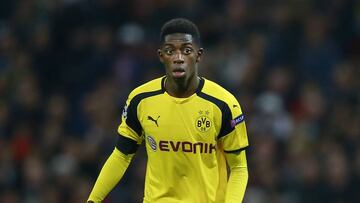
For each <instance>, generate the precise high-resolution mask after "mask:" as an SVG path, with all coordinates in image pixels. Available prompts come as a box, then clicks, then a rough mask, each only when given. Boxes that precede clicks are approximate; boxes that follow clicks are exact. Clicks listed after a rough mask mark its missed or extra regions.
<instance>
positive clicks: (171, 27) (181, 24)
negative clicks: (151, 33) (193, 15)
mask: <svg viewBox="0 0 360 203" xmlns="http://www.w3.org/2000/svg"><path fill="white" fill-rule="evenodd" d="M173 33H184V34H190V35H191V36H192V37H193V39H194V41H195V43H197V44H198V45H200V32H199V29H198V27H197V26H196V25H195V23H193V22H191V21H190V20H188V19H185V18H174V19H171V20H169V21H167V22H166V23H165V24H164V25H163V26H162V28H161V33H160V42H161V43H162V42H164V41H165V36H166V35H169V34H173Z"/></svg>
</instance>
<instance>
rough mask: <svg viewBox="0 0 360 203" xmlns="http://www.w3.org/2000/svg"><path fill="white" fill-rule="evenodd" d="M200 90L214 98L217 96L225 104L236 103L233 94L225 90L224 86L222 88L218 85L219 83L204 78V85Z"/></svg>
mask: <svg viewBox="0 0 360 203" xmlns="http://www.w3.org/2000/svg"><path fill="white" fill-rule="evenodd" d="M202 92H203V93H205V94H208V95H210V96H213V97H215V98H218V99H219V100H220V98H221V101H223V102H225V103H226V104H228V105H229V106H230V105H231V104H236V103H238V102H237V99H236V98H235V96H234V95H233V94H231V93H230V92H229V91H227V90H226V89H225V88H223V87H222V86H220V85H219V84H217V83H215V82H213V81H211V80H208V79H205V85H204V87H203V88H202Z"/></svg>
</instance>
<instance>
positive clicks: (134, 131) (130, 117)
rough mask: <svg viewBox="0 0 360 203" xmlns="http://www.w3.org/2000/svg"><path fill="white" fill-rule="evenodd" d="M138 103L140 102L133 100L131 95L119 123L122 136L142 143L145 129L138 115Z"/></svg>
mask: <svg viewBox="0 0 360 203" xmlns="http://www.w3.org/2000/svg"><path fill="white" fill-rule="evenodd" d="M138 104H139V102H136V101H134V100H132V99H131V97H130V96H129V98H128V99H127V101H126V104H125V106H124V109H123V112H122V116H121V124H120V125H119V128H118V133H119V134H120V135H121V136H124V137H126V138H130V139H132V140H134V141H136V142H137V143H138V144H141V142H142V140H143V136H142V134H143V130H142V127H141V124H140V121H139V119H138V116H137V115H138V114H137V106H138Z"/></svg>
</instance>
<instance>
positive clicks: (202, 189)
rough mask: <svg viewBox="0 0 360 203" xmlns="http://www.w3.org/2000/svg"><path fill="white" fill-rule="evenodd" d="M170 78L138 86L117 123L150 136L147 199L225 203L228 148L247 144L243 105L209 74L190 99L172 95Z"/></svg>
mask: <svg viewBox="0 0 360 203" xmlns="http://www.w3.org/2000/svg"><path fill="white" fill-rule="evenodd" d="M165 81H166V76H164V77H162V78H158V79H155V80H152V81H150V82H148V83H145V84H144V85H142V86H140V87H138V88H136V89H134V90H133V91H132V92H131V93H130V95H129V97H128V100H127V102H126V105H125V107H124V110H123V114H122V122H121V124H120V126H119V128H118V132H119V134H120V136H122V137H123V138H125V139H127V140H128V139H130V140H132V141H133V142H136V143H137V144H141V143H142V142H143V140H145V145H146V152H147V155H148V161H147V168H146V178H145V191H144V202H145V203H180V202H181V203H184V202H185V203H213V202H214V203H220V202H224V201H225V191H226V184H227V169H226V160H225V157H224V153H229V152H236V151H241V150H243V149H244V148H246V147H247V146H248V138H247V133H246V127H245V122H244V115H243V114H242V111H241V107H240V105H239V103H238V101H237V100H236V99H235V97H234V96H233V95H232V94H231V93H229V92H228V91H226V90H225V89H224V88H222V87H221V86H219V85H218V84H216V83H214V82H212V81H210V80H207V79H205V78H200V82H199V86H198V88H197V90H196V92H195V93H194V94H193V95H191V96H190V97H187V98H175V97H172V96H171V95H169V94H168V93H167V92H166V91H165V88H164V86H165Z"/></svg>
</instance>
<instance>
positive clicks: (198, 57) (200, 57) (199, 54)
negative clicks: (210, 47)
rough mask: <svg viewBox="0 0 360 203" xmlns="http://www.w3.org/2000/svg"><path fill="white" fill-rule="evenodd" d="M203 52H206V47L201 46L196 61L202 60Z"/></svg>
mask: <svg viewBox="0 0 360 203" xmlns="http://www.w3.org/2000/svg"><path fill="white" fill-rule="evenodd" d="M203 53H204V49H203V48H199V50H198V51H197V56H196V62H200V61H201V59H202V55H203Z"/></svg>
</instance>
